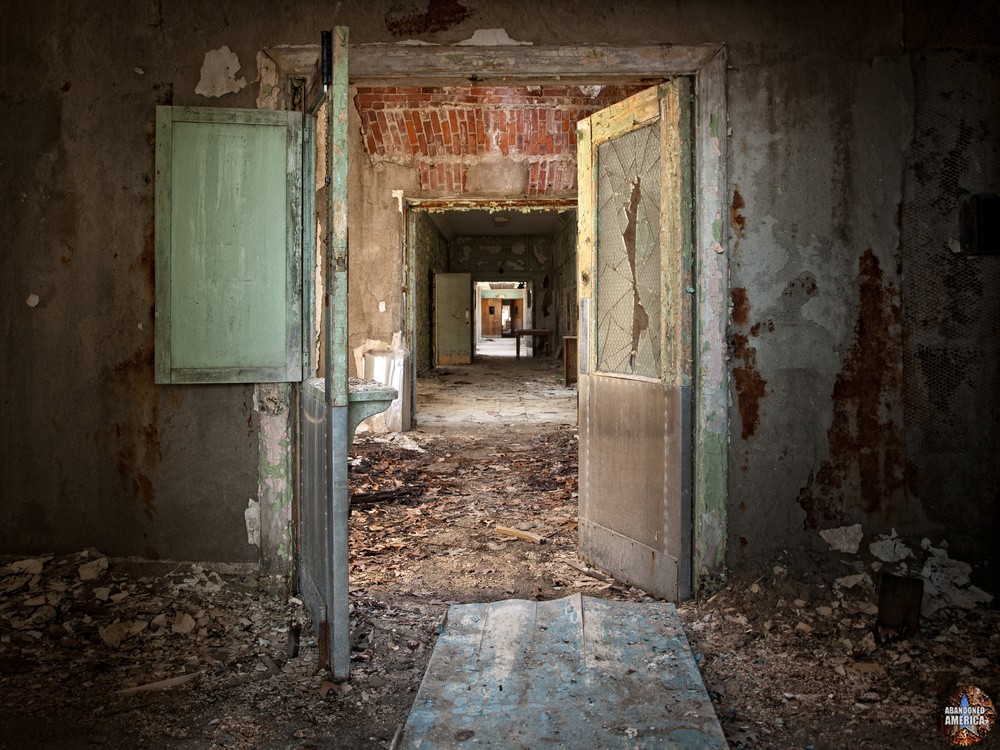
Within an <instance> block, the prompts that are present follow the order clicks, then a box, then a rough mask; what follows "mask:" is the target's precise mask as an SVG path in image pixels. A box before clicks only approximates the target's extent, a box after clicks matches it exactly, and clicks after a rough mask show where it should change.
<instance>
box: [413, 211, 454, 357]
mask: <svg viewBox="0 0 1000 750" xmlns="http://www.w3.org/2000/svg"><path fill="white" fill-rule="evenodd" d="M411 222H412V226H413V231H412V233H411V236H410V241H411V242H412V243H413V263H414V278H415V279H416V283H415V285H414V291H413V293H414V295H415V298H414V310H415V312H416V314H415V316H414V317H415V320H414V329H415V335H414V338H415V339H416V340H415V341H414V342H412V343H411V348H412V351H413V352H414V354H413V356H414V361H415V363H416V367H417V372H423V371H424V370H427V369H429V368H430V367H431V366H432V365H433V364H434V340H433V336H432V331H433V319H434V306H433V302H434V301H433V292H432V290H433V288H434V274H435V273H445V272H447V271H448V243H447V241H446V240H445V238H444V237H443V236H442V235H441V232H440V231H438V228H437V225H436V224H435V223H434V222H433V221H432V220H431V218H430V216H428V215H427V212H426V211H414V212H413V213H412V218H411Z"/></svg>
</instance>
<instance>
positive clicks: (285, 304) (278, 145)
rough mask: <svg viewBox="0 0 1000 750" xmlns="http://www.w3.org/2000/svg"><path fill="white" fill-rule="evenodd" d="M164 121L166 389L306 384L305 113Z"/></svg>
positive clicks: (159, 269)
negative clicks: (168, 385) (178, 385)
mask: <svg viewBox="0 0 1000 750" xmlns="http://www.w3.org/2000/svg"><path fill="white" fill-rule="evenodd" d="M156 124H157V142H156V382H158V383H263V382H278V381H300V380H301V379H302V252H301V243H302V200H301V196H302V168H301V162H302V115H301V114H299V113H294V112H271V111H256V110H233V109H218V108H194V107H158V108H157V113H156Z"/></svg>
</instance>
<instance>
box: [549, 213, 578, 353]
mask: <svg viewBox="0 0 1000 750" xmlns="http://www.w3.org/2000/svg"><path fill="white" fill-rule="evenodd" d="M562 217H563V218H564V220H565V221H566V226H565V228H564V229H563V230H562V231H561V232H560V233H559V234H558V235H556V239H555V243H554V244H553V246H552V266H553V268H552V271H553V273H552V287H553V289H554V294H555V296H554V307H555V341H553V346H556V345H557V343H556V342H561V341H562V337H563V336H575V335H576V323H577V318H578V317H579V302H578V301H577V288H576V270H577V266H576V212H575V211H567V212H566V213H564V214H562Z"/></svg>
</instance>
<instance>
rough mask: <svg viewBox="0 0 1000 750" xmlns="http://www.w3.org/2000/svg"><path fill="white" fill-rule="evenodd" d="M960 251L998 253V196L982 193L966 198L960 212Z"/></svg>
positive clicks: (999, 202) (999, 225) (973, 253)
mask: <svg viewBox="0 0 1000 750" xmlns="http://www.w3.org/2000/svg"><path fill="white" fill-rule="evenodd" d="M961 231H962V252H963V253H965V254H966V255H1000V196H997V195H993V194H989V193H982V194H979V195H973V196H970V197H969V198H967V199H966V200H965V201H964V202H963V203H962V213H961Z"/></svg>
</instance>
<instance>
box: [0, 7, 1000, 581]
mask: <svg viewBox="0 0 1000 750" xmlns="http://www.w3.org/2000/svg"><path fill="white" fill-rule="evenodd" d="M411 5H412V6H413V7H410V6H411ZM998 13H1000V9H998V6H997V5H996V4H995V3H991V2H985V1H983V2H975V1H973V2H969V3H965V4H962V5H961V6H960V8H957V7H956V6H954V5H953V4H950V3H945V2H932V3H912V2H909V0H900V1H899V2H894V3H893V2H890V3H877V4H875V3H867V2H862V1H861V0H852V1H849V2H844V3H836V4H826V3H821V2H819V1H818V0H807V1H806V2H802V3H794V4H793V3H784V2H770V3H762V4H761V3H758V4H754V5H753V6H752V7H750V6H747V5H733V6H727V8H726V9H725V12H720V10H719V9H718V8H715V7H711V8H710V7H704V6H700V5H697V4H674V5H667V6H664V5H663V4H662V3H658V2H654V0H636V2H630V3H624V4H620V5H618V6H615V9H614V13H610V12H609V11H608V8H607V6H606V3H600V2H591V1H590V0H582V1H579V2H573V3H568V2H566V3H563V2H553V3H545V4H538V3H535V2H529V1H528V0H511V2H509V3H503V4H499V3H492V4H491V3H485V2H481V1H480V0H465V2H456V1H455V0H434V2H430V3H420V4H409V5H406V6H405V7H403V6H398V4H396V3H394V2H391V0H374V1H373V2H370V3H366V4H365V5H364V6H363V7H362V6H357V5H353V4H343V5H338V6H336V8H332V7H331V6H330V4H329V3H320V2H313V1H312V0H306V1H305V2H302V3H299V4H298V5H297V6H296V13H295V14H293V15H280V14H279V15H278V16H275V14H273V13H264V12H258V10H257V9H255V8H254V7H253V6H249V5H248V6H240V7H239V8H234V7H231V6H230V7H227V6H220V5H217V4H216V5H205V4H202V3H195V2H193V1H189V0H179V2H175V3H170V4H166V3H164V4H160V5H158V4H155V3H154V4H148V5H146V6H141V7H140V6H137V7H131V6H129V7H128V8H126V7H124V6H118V5H115V4H106V5H103V6H95V5H94V4H89V5H87V4H83V5H81V4H77V3H71V2H68V0H66V1H65V2H60V1H59V0H53V2H50V3H41V4H37V3H36V4H27V5H25V4H20V5H16V6H14V7H11V8H8V9H7V10H6V11H5V22H4V24H3V26H2V28H0V59H2V63H3V67H4V71H5V87H4V91H3V92H2V93H0V115H3V118H4V122H5V123H6V132H5V137H4V138H3V139H2V140H0V169H2V171H3V174H4V183H3V186H2V187H0V210H2V211H3V215H4V216H6V217H9V218H8V224H7V226H6V227H5V236H6V237H7V240H8V241H7V250H6V252H5V253H4V254H3V255H2V257H0V306H2V313H0V358H2V360H3V361H4V363H5V365H6V366H5V367H4V368H2V369H0V406H2V408H3V409H4V413H5V414H6V415H8V416H7V418H6V419H5V420H3V427H0V451H2V452H3V454H4V456H5V472H4V481H3V482H2V483H0V493H2V496H0V507H3V508H5V509H8V510H7V516H6V517H5V519H4V521H5V522H4V523H3V524H2V525H0V550H3V551H23V552H40V551H45V550H49V549H52V550H56V551H68V550H72V549H74V548H79V547H84V546H88V545H96V546H99V547H101V548H102V549H103V550H104V551H106V552H108V553H111V554H140V555H147V556H150V557H157V556H159V557H169V558H196V559H206V560H222V559H225V560H253V559H257V557H258V555H259V554H260V551H259V550H258V549H257V548H256V547H255V546H254V545H252V544H250V543H249V542H248V541H247V529H246V520H245V517H244V511H245V510H246V509H247V502H248V500H249V499H252V498H257V499H260V498H261V497H262V495H261V494H260V493H259V490H260V487H261V486H262V485H261V483H260V482H259V478H260V476H261V472H262V471H263V473H264V474H265V475H266V474H267V472H268V471H270V470H271V468H270V467H272V466H274V465H275V464H271V463H269V464H268V466H265V465H263V464H262V462H261V457H262V456H266V455H269V446H270V445H271V444H272V442H273V440H275V439H277V440H280V439H281V438H280V437H277V438H276V433H275V432H273V430H272V428H271V427H269V426H268V424H267V422H268V420H269V419H270V417H271V416H274V415H271V414H269V413H267V411H266V410H265V411H260V410H258V409H257V408H255V404H256V403H257V402H258V399H257V398H255V391H254V387H253V386H252V385H248V386H203V387H184V386H171V387H161V386H156V385H154V384H153V378H152V346H153V343H152V342H153V338H152V333H153V316H152V304H153V286H152V285H153V276H152V269H153V260H154V252H153V248H154V243H153V237H154V234H153V233H154V226H153V216H154V213H153V211H154V207H153V180H154V173H153V169H154V162H153V157H154V149H153V145H154V143H153V141H154V128H153V123H154V114H155V106H156V105H157V104H176V105H185V106H226V107H242V108H254V107H256V106H287V103H288V101H289V98H288V97H289V92H288V91H287V90H285V89H284V88H282V86H281V83H280V80H279V78H278V77H277V76H276V72H275V70H273V69H272V68H270V67H269V65H268V61H267V60H262V59H261V58H259V57H258V53H259V52H260V50H261V49H262V48H264V47H268V46H272V45H275V44H282V43H299V44H306V43H314V42H315V40H316V38H317V36H318V30H319V29H322V28H328V27H329V26H330V25H331V24H333V23H338V24H345V25H348V26H350V27H351V39H352V44H355V45H357V44H361V43H394V42H397V41H401V40H406V39H415V40H417V41H420V42H426V43H433V44H451V43H455V42H459V41H462V40H466V39H469V38H470V37H473V35H474V32H475V31H476V30H477V29H500V28H503V29H506V35H507V36H509V38H512V39H515V40H518V41H524V42H530V43H533V44H536V45H543V44H544V45H567V44H584V45H598V44H611V45H617V46H627V45H635V44H643V43H662V42H664V41H666V42H670V43H673V44H679V45H683V44H699V43H703V42H706V41H712V40H720V39H721V40H725V41H726V45H727V50H726V52H727V70H726V79H725V80H726V98H727V101H728V111H729V121H728V122H719V123H716V124H715V125H714V126H713V127H715V132H717V134H718V138H719V141H718V144H717V145H718V147H719V149H720V153H725V154H726V167H727V171H728V176H727V181H728V193H729V194H728V196H727V199H726V201H725V202H726V204H727V205H728V206H729V207H730V211H729V212H728V215H726V216H719V217H717V222H718V226H719V233H718V237H716V238H715V240H714V241H716V242H718V243H719V249H720V250H722V251H723V252H724V254H725V255H724V256H722V257H728V260H729V262H730V270H731V279H730V280H729V287H730V288H731V292H732V293H730V294H729V295H728V296H729V299H730V300H731V303H732V310H731V313H730V314H731V316H732V317H731V320H730V322H729V342H730V350H729V351H728V352H721V351H715V350H712V351H698V352H697V357H698V361H699V363H700V364H701V366H702V367H707V368H709V370H710V371H711V372H712V373H718V371H720V370H722V369H723V368H728V369H727V370H726V372H725V375H731V376H732V377H731V389H730V396H731V401H732V403H731V405H728V410H729V411H728V413H729V417H730V419H731V421H732V427H731V430H730V432H729V443H728V447H727V443H726V436H725V434H724V431H723V432H718V431H716V432H710V433H709V434H708V435H707V436H706V437H705V440H704V442H703V443H699V445H698V448H699V451H700V455H701V456H702V457H705V456H711V457H712V460H713V461H716V462H719V461H721V460H722V458H723V457H725V456H726V455H727V450H728V461H729V464H728V469H729V480H728V488H727V490H728V496H729V503H728V507H726V508H725V509H722V508H713V509H706V510H705V513H704V514H703V515H700V516H699V517H698V518H697V519H696V525H697V527H698V528H699V532H700V533H701V535H702V539H703V547H704V549H702V550H701V551H700V553H699V554H700V555H702V557H703V559H707V560H713V559H716V558H717V557H718V554H719V553H718V549H719V548H720V547H721V543H722V541H723V540H726V541H727V542H728V545H729V550H730V552H729V557H728V559H729V561H730V562H732V563H734V564H743V563H744V562H747V563H749V562H753V561H755V560H763V559H766V558H767V557H768V556H769V555H771V554H773V553H774V552H775V550H777V549H784V548H787V547H792V546H796V545H801V544H808V543H809V542H810V540H811V539H813V538H815V535H816V530H815V529H814V528H813V527H814V526H815V527H816V528H819V527H822V526H823V525H824V524H826V523H833V521H834V520H837V522H838V523H840V522H844V521H850V520H852V519H856V520H858V521H859V522H861V523H863V525H864V526H865V528H866V530H868V531H874V530H879V529H881V528H883V527H884V526H885V524H887V523H895V524H896V525H897V527H902V526H909V527H911V528H913V529H915V530H916V529H925V530H928V531H929V532H931V531H934V532H935V533H940V534H942V535H945V536H947V537H949V540H950V541H951V542H952V544H953V545H955V546H956V547H957V548H960V549H962V550H963V551H964V552H965V553H966V554H967V556H970V557H974V556H976V555H977V554H981V555H982V557H984V558H985V557H988V555H989V554H991V550H992V549H993V544H992V540H993V539H995V538H996V534H997V528H996V526H995V524H996V519H997V518H998V516H1000V514H998V513H997V494H996V490H995V488H996V486H997V481H996V477H997V474H998V470H997V463H996V461H997V456H998V455H1000V451H998V450H997V445H996V440H997V437H996V436H997V435H998V434H1000V430H997V429H996V423H997V419H998V417H997V413H996V409H997V406H996V404H997V399H996V398H995V397H994V394H995V393H996V387H997V382H996V380H997V371H998V367H997V361H998V353H997V344H996V342H997V340H998V337H997V335H996V320H997V307H996V300H997V295H996V294H995V292H994V291H993V288H992V286H991V284H990V281H992V280H994V279H995V278H996V269H995V268H994V265H995V264H994V262H993V259H970V258H964V257H959V256H956V255H955V254H954V253H952V252H951V251H950V249H948V248H949V240H950V239H951V238H954V237H955V236H956V232H957V224H956V217H957V213H956V212H957V202H958V201H959V199H960V198H961V197H962V196H963V195H965V194H967V193H969V192H975V191H987V190H992V191H997V189H998V188H997V185H996V174H997V170H996V169H995V166H996V158H997V124H996V123H997V122H1000V118H998V117H997V115H998V112H997V107H998V101H997V96H998V95H997V91H996V89H997V87H996V86H995V85H993V84H994V82H995V80H996V77H997V70H998V66H997V55H998V47H997V41H996V39H995V37H991V36H990V33H991V30H994V29H996V28H997V27H998V24H1000V19H998V17H997V16H998ZM223 47H228V48H229V49H230V51H231V52H232V54H234V55H235V56H236V58H237V59H238V60H239V62H240V64H241V68H240V69H239V70H238V71H233V79H234V80H235V81H236V82H238V81H239V79H240V78H245V79H246V81H247V83H248V85H247V86H246V87H245V88H242V89H241V90H238V91H236V92H234V93H224V94H223V95H222V96H219V97H205V96H202V95H200V94H197V93H196V88H197V87H198V84H199V82H200V81H201V69H202V65H203V64H204V62H205V56H206V53H208V52H210V51H212V50H220V49H222V48H223ZM510 49H519V48H514V47H512V48H510ZM255 60H258V61H259V67H258V69H259V71H260V72H259V76H260V80H259V81H258V80H257V78H258V72H257V71H255V70H253V62H254V61H255ZM226 80H228V74H227V79H226ZM413 85H417V82H413ZM354 93H355V96H354V97H352V106H351V110H350V111H349V118H350V119H349V126H350V133H351V141H350V158H351V162H352V163H351V173H350V180H349V181H350V189H351V205H350V211H351V214H350V227H349V231H350V243H351V279H350V284H351V299H350V314H351V341H350V343H351V345H352V346H356V345H358V344H359V343H361V342H362V341H363V340H364V339H367V338H375V339H382V340H389V339H390V338H391V336H392V334H393V333H394V332H395V331H397V330H400V329H401V328H402V327H403V296H402V289H403V286H404V283H405V275H404V270H403V266H402V263H401V257H402V241H403V234H404V228H403V225H402V217H401V214H400V211H399V206H398V201H397V199H395V198H394V197H393V192H394V191H403V193H404V195H405V196H406V197H408V198H410V197H422V196H423V197H427V196H428V195H430V194H432V189H431V188H430V187H429V184H428V185H427V186H424V185H423V183H422V174H421V171H420V167H419V165H418V164H416V163H413V162H411V161H406V160H392V159H382V158H380V156H379V154H378V148H377V145H376V149H375V151H374V152H371V153H369V151H368V149H369V148H370V146H369V147H366V143H364V142H363V141H362V129H363V127H364V119H363V117H362V115H361V113H359V111H358V109H357V101H358V97H357V94H358V92H357V91H355V92H354ZM432 128H433V123H432ZM425 137H426V133H425ZM508 147H509V142H508ZM501 155H502V154H501ZM488 166H489V168H486V167H484V168H483V169H482V170H481V172H480V176H479V177H477V180H479V182H478V183H475V184H476V185H478V187H476V188H475V189H476V190H477V191H478V190H480V189H482V190H485V189H487V188H489V187H490V186H491V185H497V184H501V185H507V186H509V185H514V184H520V185H527V182H526V178H525V176H524V175H523V173H522V171H517V170H521V169H522V168H521V167H519V166H517V165H513V166H511V165H510V164H506V165H505V164H504V163H503V162H501V161H496V162H491V163H490V164H489V165H488ZM490 170H493V171H490ZM515 178H517V179H520V180H522V181H521V182H519V183H518V182H517V181H516V180H515ZM465 179H466V183H465V188H466V190H467V191H468V190H469V176H468V175H466V178H465ZM505 189H506V188H505ZM522 189H523V188H522ZM439 192H440V190H439ZM727 227H728V230H729V234H728V236H727V231H726V230H727ZM991 264H993V265H991ZM702 270H703V272H704V275H703V277H702V279H701V280H700V281H699V287H698V291H699V294H702V293H708V292H709V291H710V290H714V291H713V292H712V293H713V294H719V288H720V286H721V285H724V284H725V283H726V280H725V279H724V278H721V277H720V276H719V266H718V265H716V266H712V264H711V263H708V264H707V265H706V266H705V267H703V269H702ZM737 290H740V291H737ZM29 295H37V303H36V304H35V305H34V306H30V305H29V304H26V300H28V299H29ZM31 299H32V300H34V299H35V298H33V297H32V298H31ZM922 300H933V301H934V304H933V305H932V304H929V303H928V304H926V305H925V306H921V305H923V304H924V303H923V302H922ZM557 304H558V300H554V301H553V305H554V306H555V305H557ZM718 314H719V315H720V316H724V315H726V311H724V310H721V309H720V310H718ZM702 323H705V324H710V323H711V321H707V322H705V321H700V322H699V324H702ZM876 353H878V354H879V355H880V356H879V357H878V358H877V359H878V361H877V362H876V361H875V359H876V357H875V354H876ZM724 357H729V359H728V360H725V359H724ZM872 368H874V369H872ZM718 377H719V378H720V379H721V378H722V374H719V375H718ZM698 408H699V409H701V410H702V411H701V412H700V413H702V414H704V415H707V418H712V419H716V420H717V421H718V418H719V414H720V413H724V410H725V409H726V408H727V405H725V404H718V403H704V404H701V403H700V404H699V406H698ZM262 422H263V424H262ZM705 476H706V479H705V481H706V482H711V481H712V478H713V477H715V476H721V473H719V472H717V473H716V474H712V473H711V472H709V473H707V474H706V475H705ZM264 486H266V480H265V482H264ZM272 490H273V491H274V492H275V493H277V494H279V495H280V493H281V491H282V490H280V489H279V488H278V487H277V486H272V487H271V489H270V490H268V491H272ZM726 516H728V521H726V520H725V518H726ZM991 523H992V524H994V525H992V526H991V525H990V524H991ZM266 528H267V524H266V523H264V524H263V526H262V530H261V533H262V537H261V539H262V543H266V540H267V538H268V537H267V533H268V532H267V531H266ZM706 540H708V541H706ZM710 540H717V541H718V544H717V545H715V548H714V549H712V543H711V541H710ZM709 567H711V566H709Z"/></svg>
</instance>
